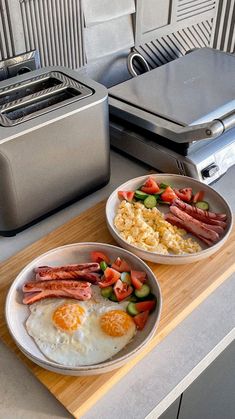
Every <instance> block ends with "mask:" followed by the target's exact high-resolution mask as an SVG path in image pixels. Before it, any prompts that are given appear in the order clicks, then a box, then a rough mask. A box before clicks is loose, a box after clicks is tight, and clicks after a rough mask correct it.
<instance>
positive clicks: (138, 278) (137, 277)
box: [131, 271, 146, 290]
mask: <svg viewBox="0 0 235 419" xmlns="http://www.w3.org/2000/svg"><path fill="white" fill-rule="evenodd" d="M145 279H146V273H145V272H142V271H131V282H132V284H133V285H134V287H135V289H137V290H140V289H141V288H142V285H143V282H144V281H145Z"/></svg>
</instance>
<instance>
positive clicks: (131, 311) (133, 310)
mask: <svg viewBox="0 0 235 419" xmlns="http://www.w3.org/2000/svg"><path fill="white" fill-rule="evenodd" d="M126 311H127V313H128V314H130V316H136V315H137V314H139V312H138V310H137V308H136V306H135V303H129V304H128V306H127V308H126Z"/></svg>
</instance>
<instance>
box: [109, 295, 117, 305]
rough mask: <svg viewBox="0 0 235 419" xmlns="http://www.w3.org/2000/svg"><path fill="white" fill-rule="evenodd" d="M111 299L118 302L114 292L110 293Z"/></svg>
mask: <svg viewBox="0 0 235 419" xmlns="http://www.w3.org/2000/svg"><path fill="white" fill-rule="evenodd" d="M109 300H111V301H114V302H115V303H118V299H117V297H116V295H115V294H114V292H112V294H111V295H110V297H109Z"/></svg>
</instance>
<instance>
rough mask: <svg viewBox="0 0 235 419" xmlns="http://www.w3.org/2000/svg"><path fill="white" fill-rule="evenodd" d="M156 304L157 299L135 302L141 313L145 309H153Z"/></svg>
mask: <svg viewBox="0 0 235 419" xmlns="http://www.w3.org/2000/svg"><path fill="white" fill-rule="evenodd" d="M155 305H156V303H155V300H150V301H141V302H140V303H135V306H136V308H137V310H138V311H139V313H142V312H143V311H152V310H153V309H154V307H155Z"/></svg>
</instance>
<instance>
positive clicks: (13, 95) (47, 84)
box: [0, 77, 62, 106]
mask: <svg viewBox="0 0 235 419" xmlns="http://www.w3.org/2000/svg"><path fill="white" fill-rule="evenodd" d="M60 84H62V81H61V80H59V79H57V78H55V77H47V78H43V79H39V80H36V81H32V82H28V83H27V84H26V83H25V84H22V85H20V86H19V85H16V86H15V87H13V88H12V89H11V90H7V91H2V92H1V93H0V106H3V105H5V104H7V103H10V102H14V101H15V100H19V99H22V98H24V97H26V96H30V95H33V94H35V93H38V92H42V91H45V90H47V89H50V88H52V87H54V86H58V85H60Z"/></svg>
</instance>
